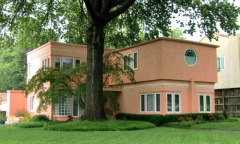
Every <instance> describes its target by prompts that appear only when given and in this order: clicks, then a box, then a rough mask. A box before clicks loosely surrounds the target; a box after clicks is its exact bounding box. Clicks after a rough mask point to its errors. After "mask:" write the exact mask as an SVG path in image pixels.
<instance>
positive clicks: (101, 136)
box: [0, 121, 240, 144]
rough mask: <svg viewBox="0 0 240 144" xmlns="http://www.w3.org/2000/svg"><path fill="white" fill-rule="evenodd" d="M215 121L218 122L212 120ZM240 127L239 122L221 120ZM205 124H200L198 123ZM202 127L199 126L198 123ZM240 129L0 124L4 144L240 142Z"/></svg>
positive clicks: (216, 143)
mask: <svg viewBox="0 0 240 144" xmlns="http://www.w3.org/2000/svg"><path fill="white" fill-rule="evenodd" d="M209 124H213V125H215V123H209ZM216 124H218V125H219V126H218V128H219V127H222V125H229V126H234V125H236V127H239V125H240V121H237V122H218V123H216ZM201 125H203V126H205V125H204V124H199V126H201ZM198 128H199V127H198ZM238 130H240V129H238ZM239 135H240V132H232V131H211V130H193V129H175V128H164V127H158V128H151V129H145V130H136V131H91V132H62V131H46V130H43V129H42V128H18V127H14V126H12V125H0V143H1V144H78V143H81V144H95V143H96V144H113V143H114V144H118V143H119V144H120V143H123V144H129V143H137V144H144V143H145V144H151V143H156V144H159V143H161V144H240V136H239Z"/></svg>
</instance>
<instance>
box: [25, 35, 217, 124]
mask: <svg viewBox="0 0 240 144" xmlns="http://www.w3.org/2000/svg"><path fill="white" fill-rule="evenodd" d="M217 47H218V46H216V45H211V44H204V43H199V42H193V41H187V40H177V39H171V38H159V39H155V40H151V41H148V42H144V43H140V44H137V45H133V46H129V47H126V48H123V49H118V50H115V51H118V52H119V53H121V54H122V55H123V57H126V56H128V57H131V58H132V59H133V60H132V61H129V60H128V59H125V58H123V59H124V60H125V61H124V62H123V64H124V68H126V70H127V67H126V65H127V66H130V67H131V68H132V69H133V70H134V71H135V80H136V82H134V83H132V82H129V81H125V84H124V86H123V87H122V88H121V89H120V90H119V89H118V92H117V94H118V102H119V104H120V112H122V113H134V114H162V115H165V114H181V113H205V112H207V113H210V112H215V106H214V84H215V82H217V70H216V48H217ZM83 61H86V47H85V46H82V45H74V44H64V43H58V42H49V43H47V44H45V45H43V46H40V47H39V48H36V49H35V50H33V51H31V52H29V53H28V54H27V62H28V78H31V76H32V75H33V74H34V73H36V71H37V70H38V69H39V68H41V67H42V66H51V67H59V66H60V67H61V66H62V67H64V66H65V65H71V66H75V65H76V64H78V63H81V62H83ZM109 86H110V87H111V88H113V87H114V86H115V85H114V83H111V82H109ZM37 105H38V100H37V99H36V97H35V95H34V94H30V95H29V96H28V109H29V111H32V112H33V113H35V112H36V107H37ZM77 109H78V106H77V104H76V103H74V102H73V101H72V100H71V99H68V100H67V101H65V102H63V103H61V104H52V105H51V106H49V108H48V110H47V111H46V112H42V113H45V114H46V115H47V116H49V118H51V119H57V120H61V119H64V118H65V119H66V116H67V115H73V116H76V117H79V116H80V112H79V111H78V110H77Z"/></svg>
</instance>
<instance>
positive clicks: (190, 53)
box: [185, 49, 197, 66]
mask: <svg viewBox="0 0 240 144" xmlns="http://www.w3.org/2000/svg"><path fill="white" fill-rule="evenodd" d="M185 61H186V63H187V64H188V65H190V66H193V65H195V64H196V62H197V55H196V53H195V51H194V50H193V49H188V50H186V52H185Z"/></svg>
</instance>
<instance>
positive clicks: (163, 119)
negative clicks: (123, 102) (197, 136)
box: [116, 113, 224, 126]
mask: <svg viewBox="0 0 240 144" xmlns="http://www.w3.org/2000/svg"><path fill="white" fill-rule="evenodd" d="M215 115H217V119H216V116H215ZM116 118H117V119H123V120H137V121H147V122H151V123H153V124H155V125H156V126H161V125H163V124H166V123H169V122H184V121H197V122H202V121H214V120H220V119H223V118H224V115H223V114H221V113H220V114H219V113H215V114H213V113H191V114H169V115H152V114H149V115H148V114H127V113H119V114H117V115H116Z"/></svg>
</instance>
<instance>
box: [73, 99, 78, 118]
mask: <svg viewBox="0 0 240 144" xmlns="http://www.w3.org/2000/svg"><path fill="white" fill-rule="evenodd" d="M78 110H79V108H78V101H76V100H75V101H74V102H73V116H78Z"/></svg>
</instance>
